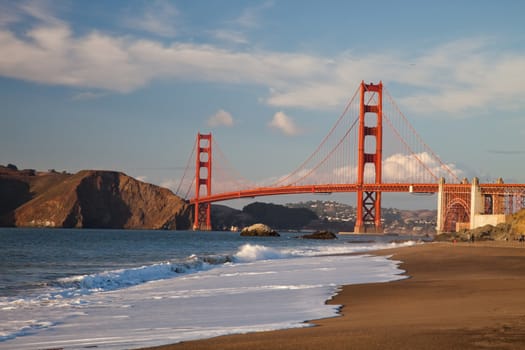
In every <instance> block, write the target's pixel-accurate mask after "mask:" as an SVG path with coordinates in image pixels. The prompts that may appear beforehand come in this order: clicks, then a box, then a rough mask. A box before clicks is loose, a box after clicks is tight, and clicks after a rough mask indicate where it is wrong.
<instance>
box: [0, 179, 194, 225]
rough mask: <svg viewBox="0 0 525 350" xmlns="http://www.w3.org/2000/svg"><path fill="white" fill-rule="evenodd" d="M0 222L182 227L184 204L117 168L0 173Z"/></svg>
mask: <svg viewBox="0 0 525 350" xmlns="http://www.w3.org/2000/svg"><path fill="white" fill-rule="evenodd" d="M0 194H8V195H7V196H3V195H2V196H1V198H0V202H1V203H0V210H1V211H0V225H2V226H17V227H64V228H73V227H74V228H112V229H117V228H123V229H169V230H174V229H187V228H189V226H190V219H191V218H190V210H189V206H188V205H187V204H186V203H185V202H184V201H183V200H182V199H181V198H179V197H177V196H176V195H174V194H173V193H172V192H171V191H170V190H168V189H165V188H161V187H159V186H155V185H152V184H148V183H144V182H141V181H138V180H136V179H134V178H132V177H129V176H127V175H125V174H124V173H121V172H115V171H95V170H83V171H80V172H78V173H76V174H74V175H70V174H63V173H56V172H48V173H37V174H33V175H31V174H22V173H6V172H3V173H1V172H0Z"/></svg>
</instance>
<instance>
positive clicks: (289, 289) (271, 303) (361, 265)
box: [0, 245, 404, 349]
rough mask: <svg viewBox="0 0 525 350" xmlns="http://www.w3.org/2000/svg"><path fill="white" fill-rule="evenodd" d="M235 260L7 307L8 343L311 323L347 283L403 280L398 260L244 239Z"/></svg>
mask: <svg viewBox="0 0 525 350" xmlns="http://www.w3.org/2000/svg"><path fill="white" fill-rule="evenodd" d="M233 261H234V262H233V263H226V264H223V265H217V267H216V268H213V269H204V270H201V271H199V272H196V273H192V274H186V275H183V276H180V277H176V278H170V279H163V280H153V281H149V282H147V283H142V284H137V285H134V286H132V287H129V288H124V289H116V290H108V291H102V292H92V293H88V294H80V295H74V296H68V297H67V298H65V299H62V298H60V297H58V298H55V299H50V300H48V301H47V302H46V301H45V300H39V301H38V302H35V301H32V302H28V301H20V303H21V304H22V305H23V307H20V306H19V307H15V308H13V306H9V305H5V308H4V309H1V310H0V314H1V315H2V318H3V320H2V323H3V325H4V326H5V327H7V328H6V329H4V330H2V329H0V349H47V348H64V349H80V348H85V347H94V346H96V347H97V349H129V348H140V347H145V346H155V345H163V344H169V343H176V342H180V341H187V340H193V339H201V338H210V337H214V336H219V335H225V334H232V333H246V332H253V331H264V330H275V329H282V328H294V327H306V326H309V324H308V323H305V322H304V321H306V320H312V319H319V318H326V317H332V316H335V315H337V310H338V308H339V306H338V305H326V304H325V301H326V300H327V299H329V298H330V297H332V296H333V295H334V294H335V293H336V291H337V288H338V287H339V286H341V285H345V284H355V283H372V282H387V281H392V280H397V279H401V278H404V276H400V274H401V273H402V272H403V271H402V270H400V269H399V268H398V264H399V262H396V261H392V260H388V259H387V258H385V257H378V256H369V255H360V256H315V257H292V255H291V254H290V253H284V252H280V251H278V250H275V249H271V248H267V247H264V246H259V245H245V246H242V247H240V249H239V251H238V252H237V254H235V255H234V259H233ZM6 325H7V326H6ZM9 325H10V326H12V327H11V329H8V328H9V327H10V326H9Z"/></svg>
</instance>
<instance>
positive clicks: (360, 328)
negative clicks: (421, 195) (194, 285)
mask: <svg viewBox="0 0 525 350" xmlns="http://www.w3.org/2000/svg"><path fill="white" fill-rule="evenodd" d="M374 254H378V255H392V259H394V260H399V261H402V264H401V268H402V269H403V270H405V271H406V275H407V276H409V278H407V279H404V280H401V281H396V282H389V283H377V284H363V285H351V286H344V287H343V288H342V290H341V291H340V293H339V294H338V295H336V296H335V297H334V298H333V300H330V301H328V302H329V303H334V304H340V305H343V307H342V309H341V316H340V317H334V318H330V319H323V320H313V321H310V322H309V323H311V324H313V325H315V326H314V327H308V328H299V329H288V330H281V331H272V332H260V333H250V334H240V335H230V336H223V337H217V338H212V339H207V340H199V341H193V342H184V343H179V344H175V345H168V346H163V347H158V348H155V349H158V350H161V349H162V350H171V349H173V350H181V349H294V350H295V349H524V348H525V245H523V244H520V243H517V242H509V243H506V242H502V243H482V242H475V243H461V244H460V243H457V244H453V243H431V244H425V245H417V246H412V247H406V248H398V249H393V250H383V251H379V252H375V253H374ZM174 317H176V316H174Z"/></svg>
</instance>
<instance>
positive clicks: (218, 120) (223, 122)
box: [208, 109, 233, 127]
mask: <svg viewBox="0 0 525 350" xmlns="http://www.w3.org/2000/svg"><path fill="white" fill-rule="evenodd" d="M232 125H233V117H232V115H231V114H230V113H229V112H226V111H225V110H223V109H221V110H219V111H217V113H215V114H214V115H212V116H211V117H210V118H209V119H208V126H210V127H215V126H232Z"/></svg>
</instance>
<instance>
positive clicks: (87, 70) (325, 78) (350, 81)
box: [0, 1, 525, 117]
mask: <svg viewBox="0 0 525 350" xmlns="http://www.w3.org/2000/svg"><path fill="white" fill-rule="evenodd" d="M23 4H26V5H25V6H19V7H17V9H18V12H16V11H15V13H14V14H11V15H3V17H0V21H1V22H2V23H4V24H5V23H7V24H9V23H12V21H15V20H16V19H17V16H19V17H20V16H22V15H23V16H26V17H27V16H32V18H34V19H37V21H35V24H34V26H33V27H32V28H30V29H29V30H28V31H27V32H26V33H25V34H24V35H17V34H15V33H14V32H12V31H10V30H9V29H8V27H9V25H4V26H0V47H1V48H2V52H9V55H0V75H1V76H4V77H10V78H15V79H22V80H27V81H33V82H39V83H44V84H54V85H65V86H72V87H77V88H82V89H99V90H105V91H109V92H120V93H127V92H130V91H133V90H136V89H139V88H141V87H143V86H145V85H147V84H149V83H150V82H151V81H154V80H160V79H163V80H166V79H171V80H179V81H200V82H213V83H225V84H243V85H256V86H263V87H266V88H267V89H268V91H269V94H268V95H267V96H262V98H261V101H263V102H264V103H267V104H268V105H271V106H274V107H278V108H285V107H286V108H291V107H294V108H306V109H317V110H322V109H337V108H340V107H341V106H342V105H343V104H344V102H345V101H346V100H347V99H348V97H350V96H351V95H352V94H353V92H354V90H355V88H356V87H357V84H358V82H359V81H361V80H366V81H379V80H383V81H384V82H385V83H386V85H387V86H388V85H389V84H391V83H397V84H401V85H403V86H404V87H409V88H412V89H411V90H410V91H408V92H407V94H408V95H405V96H398V97H396V100H397V101H398V103H399V104H400V105H401V107H402V110H403V111H408V110H410V111H413V112H417V113H418V114H419V115H422V114H430V113H441V114H442V115H443V116H451V117H456V116H461V115H472V114H474V113H475V112H476V111H485V110H487V109H488V108H496V109H499V110H515V109H519V108H523V107H525V101H524V100H523V98H522V91H524V90H525V79H522V75H521V74H519V72H523V71H525V54H524V53H521V52H518V51H514V52H512V51H508V52H496V51H494V50H493V48H491V47H490V42H489V40H486V39H483V38H477V39H476V38H474V39H468V40H466V39H464V40H458V41H455V42H451V43H446V44H443V45H441V46H438V47H435V48H433V49H430V50H427V51H426V52H423V53H418V54H413V53H411V54H410V55H409V54H405V53H399V52H390V51H385V52H382V53H380V54H366V53H365V54H362V53H359V54H353V53H351V52H343V53H341V54H340V55H337V56H335V57H324V56H322V55H314V54H306V53H292V52H279V51H264V50H257V49H251V50H247V49H244V50H233V49H225V48H222V47H219V46H213V45H204V44H194V43H182V42H177V41H175V42H172V43H171V44H163V43H162V42H160V41H156V40H151V39H140V38H139V39H137V38H133V37H130V36H118V35H114V34H108V33H103V32H99V31H92V32H89V33H87V34H84V35H75V34H74V31H73V30H72V29H71V28H70V26H69V25H68V24H67V23H65V22H63V21H61V20H59V19H56V18H54V17H53V16H52V14H51V12H50V11H49V10H48V9H47V8H46V7H45V6H43V5H39V4H41V2H28V3H25V2H24V3H23ZM152 4H153V5H149V6H150V7H151V8H153V9H154V10H155V9H156V12H155V11H154V10H147V11H145V12H144V14H143V15H142V17H140V18H135V20H136V21H137V22H138V23H140V22H141V23H142V24H141V25H140V26H141V28H142V29H143V30H147V31H149V32H156V33H157V35H171V36H172V35H175V27H174V22H173V18H175V17H177V10H176V8H174V7H173V6H172V5H171V4H170V3H168V2H164V1H162V2H160V1H158V2H154V3H152ZM268 4H270V5H268ZM265 6H266V7H268V6H271V3H265ZM261 8H262V9H264V8H265V7H261ZM260 10H261V9H259V10H258V11H260ZM161 14H162V16H165V17H162V16H161V17H158V16H160V15H161ZM6 16H7V17H6ZM23 16H22V17H23ZM241 17H242V18H244V19H243V21H244V23H245V24H246V25H248V24H249V23H253V16H252V15H250V11H247V12H246V13H245V15H244V16H241ZM159 18H160V20H159ZM250 18H252V21H251V22H250ZM154 19H155V20H154ZM150 20H151V21H150ZM148 22H151V23H156V24H151V25H150V26H148V24H147V23H148ZM241 22H242V21H241ZM154 25H157V26H158V27H153V26H154ZM215 35H216V36H217V35H218V36H219V37H222V39H223V40H229V41H230V42H234V41H237V42H238V43H242V42H243V41H244V40H245V38H244V37H243V35H242V33H240V32H236V31H222V32H221V31H217V32H215Z"/></svg>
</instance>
